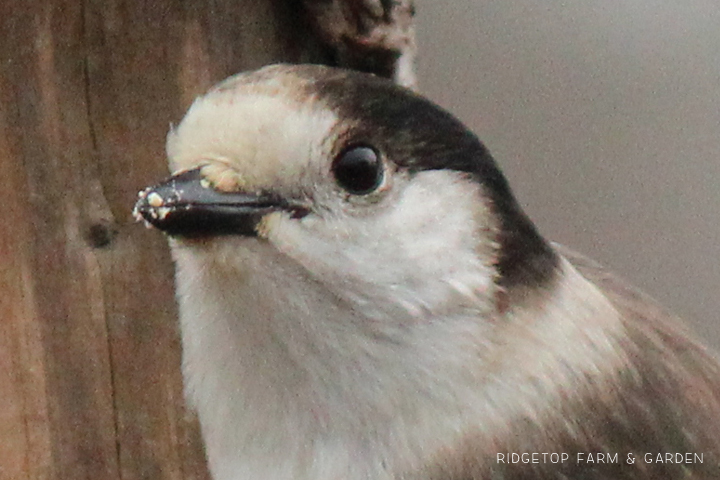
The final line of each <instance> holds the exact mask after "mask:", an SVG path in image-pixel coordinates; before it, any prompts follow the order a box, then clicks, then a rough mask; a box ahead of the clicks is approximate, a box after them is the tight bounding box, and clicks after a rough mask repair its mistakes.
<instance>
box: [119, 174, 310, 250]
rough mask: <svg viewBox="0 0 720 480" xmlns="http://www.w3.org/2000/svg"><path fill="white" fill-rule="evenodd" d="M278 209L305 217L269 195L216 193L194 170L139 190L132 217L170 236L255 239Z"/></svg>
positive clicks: (296, 207) (300, 209)
mask: <svg viewBox="0 0 720 480" xmlns="http://www.w3.org/2000/svg"><path fill="white" fill-rule="evenodd" d="M278 210H286V211H289V212H290V213H291V214H292V215H293V217H295V218H298V217H302V216H304V215H305V214H307V208H305V207H303V206H301V205H295V204H292V203H290V202H288V201H286V200H283V199H281V198H279V197H276V196H273V195H269V194H254V193H246V192H231V193H225V192H219V191H217V190H215V189H213V188H212V187H211V186H210V185H209V184H208V183H207V182H206V181H205V180H203V177H202V175H201V173H200V169H199V168H197V169H194V170H187V171H184V172H181V173H178V174H177V175H173V176H172V177H170V178H168V179H167V180H165V181H164V182H162V183H160V184H158V185H155V186H152V187H148V188H146V189H145V190H143V191H141V192H140V193H139V198H138V201H137V203H136V204H135V208H134V210H133V214H134V215H135V218H136V219H138V220H145V221H146V222H148V223H149V224H150V225H152V226H154V227H155V228H158V229H160V230H162V231H164V232H165V233H167V234H169V235H173V236H184V237H203V236H211V235H223V234H234V235H245V236H255V235H256V234H257V232H256V227H257V224H258V222H259V221H260V219H262V217H263V216H265V215H267V214H268V213H271V212H275V211H278Z"/></svg>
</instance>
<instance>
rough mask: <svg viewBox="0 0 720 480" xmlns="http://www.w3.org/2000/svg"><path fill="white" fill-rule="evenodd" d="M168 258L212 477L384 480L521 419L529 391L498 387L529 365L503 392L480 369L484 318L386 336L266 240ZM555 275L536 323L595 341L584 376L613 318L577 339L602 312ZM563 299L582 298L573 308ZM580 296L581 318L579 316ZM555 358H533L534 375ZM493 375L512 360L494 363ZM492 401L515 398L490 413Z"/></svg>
mask: <svg viewBox="0 0 720 480" xmlns="http://www.w3.org/2000/svg"><path fill="white" fill-rule="evenodd" d="M173 253H174V257H175V260H176V263H177V268H178V272H177V283H178V286H177V287H178V299H179V303H180V312H181V325H182V338H183V348H184V375H185V382H186V390H187V395H188V398H189V400H190V402H191V403H192V404H193V405H194V406H195V407H196V408H197V410H198V414H199V417H200V421H201V425H202V430H203V436H204V439H205V442H206V448H207V453H208V458H209V463H210V468H211V471H212V473H213V476H214V478H215V479H216V480H246V479H257V478H262V479H267V480H303V479H307V480H311V479H312V480H331V479H332V480H335V479H338V478H342V479H344V480H360V479H363V480H367V479H378V480H380V479H392V478H396V477H395V476H396V475H399V474H400V473H402V472H408V471H413V470H416V469H420V468H422V466H423V464H424V462H427V461H428V460H429V458H428V457H429V456H430V457H432V453H433V452H438V451H439V450H441V449H442V448H446V447H448V446H449V445H451V444H453V443H454V442H455V441H457V440H459V439H460V437H461V436H462V435H464V434H466V433H467V432H468V428H469V427H470V428H471V429H473V428H474V429H477V430H483V429H484V428H486V427H487V428H488V429H491V428H497V425H495V426H493V425H491V424H495V423H496V422H498V421H502V420H503V419H504V418H506V417H507V416H508V415H514V412H517V411H519V410H522V409H527V408H533V407H532V405H533V402H534V400H533V392H525V394H518V392H510V391H509V390H508V388H509V387H508V385H518V384H522V383H520V381H519V380H518V378H517V377H518V376H523V375H534V374H532V373H530V372H532V371H533V370H534V369H533V368H532V367H529V369H528V371H527V372H528V373H522V372H520V373H513V374H512V381H510V382H508V383H505V382H504V381H503V377H502V375H504V374H508V375H509V373H508V372H506V371H504V370H503V371H502V372H489V371H488V370H487V369H486V365H485V364H484V361H483V359H484V358H489V357H491V356H493V355H495V354H497V352H498V348H500V347H499V346H498V345H497V344H496V343H495V337H496V336H497V335H498V332H497V331H496V330H498V328H497V326H496V322H495V320H497V319H491V318H477V317H472V316H468V315H467V312H466V313H464V314H463V315H458V316H452V315H449V316H446V317H443V318H429V319H426V320H425V321H424V322H421V323H416V324H414V325H412V326H410V327H408V326H398V327H397V328H387V326H378V325H376V324H374V323H373V322H371V321H369V320H368V318H366V317H362V316H360V315H359V314H357V313H355V312H353V311H352V310H351V309H349V308H347V304H345V303H344V301H343V300H340V299H338V298H336V297H334V296H333V295H332V294H330V293H329V292H328V290H327V289H325V288H324V286H323V285H321V284H319V283H318V282H317V281H315V280H313V279H312V278H310V277H309V276H308V275H307V274H306V271H305V270H304V269H303V268H302V267H301V266H300V265H299V264H296V263H295V262H294V261H293V260H291V259H289V258H288V257H287V256H285V255H282V254H279V253H278V252H277V250H275V248H274V247H273V246H271V245H270V244H269V243H267V242H264V241H261V240H257V239H243V238H239V239H235V238H233V239H231V238H223V239H216V240H211V241H209V242H208V243H206V244H205V245H203V246H202V247H197V246H192V245H183V244H179V243H178V244H174V245H173ZM563 268H564V269H570V270H569V272H568V273H566V274H565V275H563V277H564V278H568V279H569V280H567V281H566V282H560V288H559V289H558V291H557V292H555V293H554V295H558V296H564V297H566V298H562V299H557V301H555V302H549V303H548V304H549V305H558V304H559V305H564V306H565V309H564V311H553V312H545V313H546V317H547V319H548V321H549V322H550V324H552V325H556V327H555V328H556V329H557V328H560V327H558V326H557V325H559V324H558V322H555V321H554V320H553V318H554V317H556V316H557V315H561V316H562V319H563V323H562V335H564V336H566V337H570V341H568V342H564V344H573V342H575V343H574V344H576V345H578V351H588V350H587V349H583V347H582V345H587V343H588V342H594V343H596V344H597V345H596V346H595V348H593V349H591V350H590V351H591V352H593V353H592V354H591V355H590V356H589V357H588V358H587V359H586V360H585V361H584V362H580V363H586V364H587V368H588V369H594V368H597V366H598V365H600V364H602V363H604V362H605V361H606V359H607V358H608V357H609V356H611V355H612V354H613V351H614V349H613V347H612V344H613V342H612V339H610V340H609V339H608V337H609V336H612V334H611V333H609V332H611V331H612V330H614V328H615V323H616V322H615V321H614V320H613V318H616V316H615V315H613V314H612V313H613V312H612V311H610V312H609V313H610V315H605V314H607V313H608V312H607V311H604V312H600V313H602V314H603V316H604V317H605V318H608V319H609V320H608V321H609V322H610V323H611V324H612V325H611V326H612V328H611V329H610V330H608V329H607V327H608V325H605V324H603V325H598V327H597V329H598V332H596V333H597V335H596V336H594V337H592V336H591V337H588V334H587V328H588V327H587V324H586V323H587V322H586V320H587V317H589V316H593V317H594V316H596V315H597V314H598V309H600V310H603V309H605V310H608V309H609V310H611V309H612V307H610V306H609V305H606V304H605V303H603V302H604V299H603V298H602V297H601V294H600V293H599V292H597V290H595V289H594V287H591V286H590V285H589V284H587V282H585V281H584V279H582V277H580V276H579V274H577V273H576V272H575V271H574V269H572V267H570V266H569V264H564V265H563ZM583 289H591V290H588V291H585V290H583ZM576 290H580V291H583V292H584V296H581V297H579V300H577V301H575V302H573V298H575V297H577V295H576V293H577V292H576ZM588 295H589V296H590V297H592V299H591V300H593V301H594V305H595V306H594V307H593V308H587V307H584V305H585V304H586V303H587V301H588V298H587V297H588ZM536 313H537V312H536ZM517 317H518V318H517V322H520V323H521V322H522V321H523V320H522V317H523V315H522V313H518V314H517ZM550 320H553V321H550ZM381 327H382V328H381ZM546 327H547V325H543V322H542V321H539V322H538V321H535V322H533V324H531V325H525V327H524V328H527V329H529V330H528V333H527V334H526V335H525V336H523V337H522V338H521V339H520V340H519V343H518V345H515V347H517V348H514V350H516V352H515V353H514V355H517V358H515V360H518V361H519V360H520V359H524V360H523V361H524V363H527V362H528V357H530V356H532V352H531V351H528V349H532V348H538V344H541V343H542V342H545V341H547V338H546V337H547V335H548V333H547V332H546V331H541V329H543V328H546ZM533 329H536V330H537V331H535V332H534V333H533V331H534V330H533ZM543 332H544V333H543ZM555 333H557V332H555ZM555 333H553V334H555ZM575 337H577V338H575ZM522 344H525V346H523V345H522ZM581 344H582V345H581ZM503 348H504V347H503ZM566 353H567V355H570V356H574V355H575V353H574V352H570V351H569V352H566ZM562 360H563V359H562V358H543V365H542V367H543V370H546V369H547V368H548V365H547V363H548V362H550V363H551V364H552V363H554V362H562ZM574 361H575V362H576V363H578V362H577V359H574ZM605 363H607V362H605ZM496 366H497V365H496ZM501 368H502V369H505V368H507V369H512V370H517V363H515V362H514V360H513V358H512V357H508V361H507V362H503V364H502V365H501ZM550 371H552V370H550ZM558 371H560V369H558ZM552 381H557V379H549V380H548V382H549V383H552ZM504 398H507V399H511V398H515V400H509V401H507V402H505V403H506V404H505V405H503V404H502V403H503V402H504V400H502V399H504ZM545 402H547V399H544V402H543V403H545ZM537 408H540V407H539V406H538V407H537ZM503 415H504V416H505V417H503ZM493 418H494V419H496V420H486V419H493ZM498 419H499V420H498Z"/></svg>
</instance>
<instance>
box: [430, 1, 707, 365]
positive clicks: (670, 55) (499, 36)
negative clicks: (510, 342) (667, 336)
mask: <svg viewBox="0 0 720 480" xmlns="http://www.w3.org/2000/svg"><path fill="white" fill-rule="evenodd" d="M417 9H418V15H417V32H418V43H419V52H420V59H419V71H418V74H419V75H418V76H419V79H420V89H421V91H423V92H424V93H425V94H426V95H428V96H429V97H430V98H432V99H433V100H434V101H436V102H437V103H439V104H440V105H442V106H443V107H445V108H447V109H448V110H450V111H452V112H453V113H455V114H456V115H458V116H459V117H460V118H461V119H462V120H463V121H465V122H466V123H467V124H468V125H469V126H470V127H471V128H472V129H473V130H474V131H475V132H476V133H477V134H478V135H479V136H480V138H481V139H482V140H483V141H484V142H485V144H486V145H487V146H488V147H489V149H490V151H491V152H493V155H494V156H495V158H496V159H497V161H498V162H499V164H500V166H501V167H502V169H503V171H504V172H505V174H506V175H507V176H508V177H509V180H510V183H511V185H512V186H513V188H514V191H515V194H516V195H517V197H518V199H519V201H520V203H521V204H522V205H523V206H524V208H525V210H526V212H527V213H528V214H529V215H530V216H531V218H532V219H533V220H534V221H535V222H536V224H537V225H538V227H539V228H540V230H541V232H542V233H543V234H544V235H545V236H546V237H548V238H550V239H552V240H554V241H557V242H560V243H563V244H565V245H567V246H569V247H571V248H573V249H575V250H577V251H579V252H581V253H584V254H586V255H588V256H590V257H592V258H594V259H595V260H597V261H599V262H601V263H603V264H604V265H606V266H607V267H609V268H610V269H611V270H613V271H615V272H616V273H618V274H620V275H621V276H623V277H625V278H626V279H627V280H629V281H631V282H632V283H633V284H635V285H636V286H638V287H640V288H641V289H643V290H644V291H645V292H647V293H649V294H651V295H652V296H654V297H655V298H656V299H657V300H659V301H660V302H661V303H663V304H664V305H665V306H666V307H668V308H669V309H671V310H673V311H674V312H675V313H677V314H678V315H680V316H682V317H684V318H685V319H686V320H687V321H688V323H690V324H691V325H692V326H693V327H694V329H695V330H696V332H697V333H698V334H699V335H700V336H701V337H702V338H703V339H704V341H705V343H707V344H709V345H711V346H713V347H714V348H715V350H716V352H717V351H720V295H718V293H720V221H718V217H719V212H720V187H719V184H720V27H719V25H720V4H718V3H717V1H716V0H684V1H682V2H677V1H670V0H571V1H567V0H544V1H542V2H539V1H530V0H513V1H510V2H502V1H490V0H489V1H478V0H454V1H452V2H431V1H429V0H418V2H417Z"/></svg>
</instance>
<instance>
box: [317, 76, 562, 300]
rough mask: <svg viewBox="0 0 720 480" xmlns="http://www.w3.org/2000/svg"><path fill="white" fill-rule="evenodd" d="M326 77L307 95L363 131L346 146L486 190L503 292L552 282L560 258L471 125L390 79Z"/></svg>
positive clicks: (351, 136)
mask: <svg viewBox="0 0 720 480" xmlns="http://www.w3.org/2000/svg"><path fill="white" fill-rule="evenodd" d="M318 70H320V69H318ZM322 70H324V72H323V71H322ZM322 70H320V71H313V72H312V74H313V77H314V81H313V82H311V83H310V84H309V85H308V88H309V89H311V90H312V91H311V92H309V93H311V94H316V95H318V96H319V98H320V99H321V100H322V101H324V102H326V103H327V104H328V105H329V106H330V107H331V108H333V109H334V110H336V111H337V112H338V114H339V115H340V117H341V118H347V119H350V123H355V124H356V125H357V126H356V127H355V128H354V129H353V130H352V131H351V132H348V137H349V138H348V141H353V142H366V143H368V144H370V145H373V146H375V147H377V148H379V149H380V150H382V151H384V152H385V154H386V155H387V157H388V158H389V159H390V160H391V161H392V162H394V163H395V164H397V166H398V167H400V168H403V169H406V170H408V171H410V172H414V171H415V172H417V171H422V170H440V169H448V170H456V171H460V172H466V173H468V174H470V175H471V177H472V178H473V179H474V180H476V181H477V182H479V183H481V184H482V185H483V187H484V191H485V192H487V194H488V195H489V196H490V199H491V201H492V203H493V208H494V211H495V213H496V214H497V216H498V218H499V219H500V223H501V228H500V233H499V238H498V239H497V240H498V242H499V243H500V245H501V252H500V259H499V263H498V269H499V273H500V278H499V283H500V285H501V286H502V287H505V288H508V289H510V288H512V287H516V286H527V287H537V286H540V285H543V284H546V283H547V282H550V281H551V280H552V279H553V278H554V275H555V272H556V268H557V266H558V261H559V260H558V257H557V255H556V253H555V252H554V251H553V249H552V248H551V247H550V245H549V244H548V243H547V242H546V241H545V239H543V238H542V237H541V236H540V234H539V233H538V232H537V229H536V228H535V226H534V225H533V223H532V222H531V221H530V220H529V219H528V218H527V216H526V215H525V214H524V212H523V211H522V209H521V208H520V206H519V205H518V203H517V201H516V200H515V197H514V196H513V194H512V191H511V189H510V186H509V185H508V182H507V180H506V179H505V176H504V175H503V174H502V172H501V171H500V169H499V168H498V166H497V164H496V163H495V161H494V159H493V158H492V156H491V155H490V153H489V152H488V150H487V148H485V146H484V145H483V144H482V143H481V142H480V140H478V138H477V137H476V136H475V134H473V133H472V132H471V131H470V130H468V129H467V128H466V127H465V125H463V124H462V123H461V122H460V121H459V120H457V119H456V118H455V117H454V116H453V115H451V114H450V113H448V112H447V111H445V110H444V109H442V108H441V107H439V106H438V105H435V104H434V103H432V102H431V101H429V100H427V99H426V98H424V97H422V96H420V95H418V94H416V93H414V92H412V91H411V90H408V89H406V88H404V87H401V86H398V85H396V84H394V83H392V82H390V81H387V80H385V79H381V78H378V77H375V76H372V75H366V74H362V73H357V72H351V71H343V70H335V69H322ZM318 74H320V75H318Z"/></svg>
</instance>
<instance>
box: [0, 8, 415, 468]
mask: <svg viewBox="0 0 720 480" xmlns="http://www.w3.org/2000/svg"><path fill="white" fill-rule="evenodd" d="M331 3H332V4H333V5H336V4H337V2H330V3H328V6H331V5H330V4H331ZM351 3H353V4H355V5H356V6H357V5H360V6H362V4H367V5H369V6H370V7H372V8H370V7H367V5H366V7H367V8H370V10H368V11H377V7H378V6H381V8H386V9H387V8H396V7H397V6H398V5H400V6H403V5H407V4H408V2H398V3H397V5H396V4H395V3H394V2H380V1H379V0H362V1H357V0H356V1H352V0H351ZM401 4H403V5H401ZM303 8H304V7H303V4H302V3H301V2H296V1H292V0H288V1H280V0H268V1H261V0H213V1H200V0H184V1H177V0H155V1H151V2H144V1H129V2H122V1H119V0H86V1H78V0H75V1H71V0H4V1H2V2H0V32H2V36H1V37H0V188H1V189H2V198H3V205H2V207H1V210H0V211H2V222H1V224H0V265H2V275H1V276H0V281H1V282H2V285H1V286H0V289H1V290H0V480H16V479H21V480H25V479H29V480H40V479H42V480H46V479H47V480H74V479H92V480H100V479H101V480H116V479H117V480H120V479H122V480H134V479H153V480H162V479H173V480H176V479H207V478H208V474H207V472H206V468H205V462H204V454H203V450H202V444H201V441H200V439H199V435H198V429H197V426H196V423H195V421H194V419H193V416H192V414H191V413H190V412H188V411H187V410H186V408H185V406H184V401H183V393H182V379H181V376H180V369H179V366H180V355H181V354H180V348H179V336H178V326H177V321H176V307H175V302H174V298H173V280H172V265H171V261H170V258H169V254H168V249H167V247H166V243H165V241H164V239H163V238H162V236H161V235H158V234H157V232H151V231H147V230H145V229H144V228H143V227H142V226H141V225H138V224H136V223H134V221H133V219H132V218H131V214H130V211H131V208H132V206H133V203H134V201H135V198H136V193H137V191H138V189H140V188H141V187H143V186H145V185H148V184H151V183H153V182H155V181H157V180H158V179H160V178H162V177H164V176H165V175H166V174H167V170H166V164H165V154H164V139H165V134H166V132H167V129H168V125H169V123H171V122H177V121H178V120H179V119H180V118H181V116H182V113H183V112H184V110H185V109H186V108H187V107H188V105H189V104H190V102H191V101H192V100H193V98H194V97H195V96H196V95H198V94H200V93H202V92H203V91H204V90H205V89H206V88H207V87H208V86H210V85H211V84H213V83H215V82H216V81H218V80H220V79H222V78H224V77H226V76H228V75H230V74H232V73H235V72H238V71H241V70H247V69H253V68H257V67H259V66H262V65H264V64H268V63H274V62H278V61H289V62H309V61H315V62H321V61H326V62H327V61H333V60H332V59H333V58H336V59H337V58H339V55H337V54H335V53H333V51H332V49H333V48H334V47H333V46H332V45H327V44H326V45H323V41H324V40H322V39H321V40H319V41H316V40H315V38H316V36H317V37H322V35H316V32H318V31H319V30H318V28H320V27H321V26H322V22H317V21H315V22H314V21H308V20H312V19H309V18H308V16H307V15H305V13H306V12H304V11H302V9H303ZM367 8H365V10H367ZM403 8H404V7H403ZM373 9H374V10H373ZM361 11H364V10H362V9H361ZM322 12H323V11H322V9H320V10H317V11H314V13H313V15H319V14H321V13H322ZM389 13H390V12H388V14H386V15H381V16H380V17H377V18H378V19H380V20H382V21H383V22H386V23H387V21H393V18H395V17H394V16H392V15H390V14H389ZM405 14H406V15H411V12H410V10H407V11H406V12H405ZM358 18H359V17H358ZM350 20H352V19H350ZM404 28H405V30H406V31H407V28H406V27H404ZM356 30H357V31H358V32H360V33H362V31H367V28H365V27H363V28H361V29H356ZM384 38H386V37H382V38H380V39H379V41H385V40H384ZM411 40H412V39H411ZM363 41H364V42H365V43H367V42H368V40H367V39H365V40H363ZM370 41H372V39H371V40H370ZM351 43H352V42H351ZM405 47H408V48H409V47H414V46H413V45H412V42H410V43H407V42H406V45H405V46H403V47H402V48H405ZM390 48H395V47H394V46H392V45H391V46H390ZM396 53H397V54H396ZM412 53H414V50H413V52H412ZM404 54H405V52H395V53H393V54H392V55H391V57H393V56H394V57H395V58H401V57H403V55H404ZM335 61H339V60H335ZM341 63H342V62H341Z"/></svg>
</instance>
